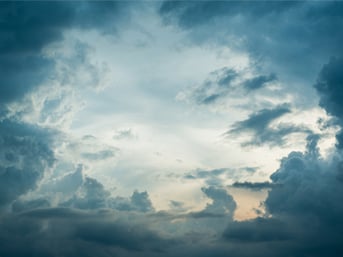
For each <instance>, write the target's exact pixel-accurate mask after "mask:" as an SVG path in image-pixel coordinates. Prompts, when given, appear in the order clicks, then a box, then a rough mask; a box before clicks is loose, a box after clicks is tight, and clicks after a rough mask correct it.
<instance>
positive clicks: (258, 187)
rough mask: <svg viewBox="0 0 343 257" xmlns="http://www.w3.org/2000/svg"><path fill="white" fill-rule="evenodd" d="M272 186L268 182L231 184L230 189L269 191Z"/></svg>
mask: <svg viewBox="0 0 343 257" xmlns="http://www.w3.org/2000/svg"><path fill="white" fill-rule="evenodd" d="M274 186H275V185H274V184H271V183H270V182H249V181H245V182H235V183H233V184H232V187H236V188H245V189H250V190H257V191H259V190H263V189H269V188H272V187H274Z"/></svg>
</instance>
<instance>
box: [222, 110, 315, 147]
mask: <svg viewBox="0 0 343 257" xmlns="http://www.w3.org/2000/svg"><path fill="white" fill-rule="evenodd" d="M287 113H291V110H290V109H289V107H287V106H285V105H280V106H277V107H275V108H274V109H262V110H260V111H258V112H256V113H253V114H251V115H250V116H249V118H248V119H246V120H243V121H239V122H237V123H235V124H233V126H232V129H230V130H229V131H228V132H226V135H227V136H230V135H239V134H242V133H246V132H250V133H252V134H253V136H252V139H251V140H250V141H247V142H244V143H243V144H242V145H243V146H247V145H262V144H270V145H272V146H275V145H279V146H280V145H283V144H284V143H285V138H286V136H287V135H289V134H292V133H299V132H300V133H311V131H310V130H309V129H307V128H305V127H301V126H295V125H292V124H285V123H280V124H278V125H277V127H276V128H272V127H271V124H272V123H273V122H274V121H276V120H277V119H278V118H280V117H282V116H283V115H285V114H287Z"/></svg>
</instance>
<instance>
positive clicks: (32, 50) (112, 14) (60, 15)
mask: <svg viewBox="0 0 343 257" xmlns="http://www.w3.org/2000/svg"><path fill="white" fill-rule="evenodd" d="M125 6H126V5H125V4H123V3H119V2H102V1H99V2H88V1H85V2H80V3H74V2H64V1H56V2H55V1H48V2H6V1H2V2H1V3H0V16H1V24H0V31H1V32H0V57H1V58H0V70H1V71H0V76H1V87H0V100H1V105H2V106H0V107H1V109H3V108H4V104H6V103H8V102H12V101H14V100H17V99H20V98H21V97H23V96H24V95H25V94H26V93H28V92H30V91H32V89H33V88H35V87H37V86H39V85H40V84H41V83H43V82H44V81H45V80H46V79H47V78H48V77H49V76H50V75H51V72H52V69H53V68H54V65H55V63H54V60H52V59H49V58H48V57H46V56H44V55H43V53H42V50H43V49H44V47H46V46H47V45H49V44H50V43H52V42H58V41H60V40H62V39H63V32H64V31H65V30H66V29H70V28H81V29H91V28H98V29H100V30H103V31H108V30H109V29H112V30H113V29H114V27H115V25H116V23H117V22H118V21H119V20H120V19H119V17H124V16H121V12H120V11H119V10H121V11H123V10H125V8H124V7H125ZM91 17H93V18H91ZM111 27H112V28H111Z"/></svg>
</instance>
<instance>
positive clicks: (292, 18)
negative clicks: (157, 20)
mask: <svg viewBox="0 0 343 257" xmlns="http://www.w3.org/2000/svg"><path fill="white" fill-rule="evenodd" d="M342 9H343V3H342V2H340V1H329V2H303V1H276V2H270V1H256V2H253V3H252V2H246V1H201V2H183V1H180V2H179V1H177V2H174V1H166V2H164V3H163V4H162V5H161V8H160V14H161V16H162V17H163V18H165V20H166V21H168V22H169V23H172V24H176V25H177V26H179V27H180V28H182V29H184V30H186V31H187V32H188V33H189V35H190V37H191V39H192V41H193V43H195V44H203V43H210V44H213V43H215V44H220V45H229V46H230V47H233V48H239V49H247V50H248V51H249V53H250V54H251V56H253V57H255V58H256V59H258V60H263V62H264V64H267V65H268V67H272V68H274V70H275V71H277V73H278V75H280V78H282V77H291V76H294V77H301V78H303V79H305V80H306V79H307V80H308V82H310V83H309V85H310V84H311V81H312V80H313V79H314V78H315V74H316V73H317V72H318V70H319V69H320V66H321V64H322V60H323V59H324V60H325V59H326V58H328V57H330V56H332V55H333V56H335V55H336V53H337V52H340V51H341V44H340V42H341V41H342V39H343V32H342V31H340V30H339V29H337V28H339V27H340V26H341V24H342V22H343V15H342V12H341V10H342ZM285 21H287V22H285ZM279 71H280V72H285V73H284V74H282V75H281V74H279ZM299 90H300V89H299ZM302 92H303V91H302Z"/></svg>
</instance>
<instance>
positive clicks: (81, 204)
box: [57, 171, 154, 212]
mask: <svg viewBox="0 0 343 257" xmlns="http://www.w3.org/2000/svg"><path fill="white" fill-rule="evenodd" d="M75 178H76V181H75ZM79 178H80V175H79V174H78V173H77V171H76V172H75V173H74V174H71V175H69V176H68V177H67V176H66V177H64V178H63V180H62V182H63V183H59V184H61V187H62V188H63V187H64V184H66V185H68V184H67V183H64V182H65V181H66V182H68V181H70V182H71V187H70V188H75V190H77V191H75V192H74V193H73V194H71V195H70V194H69V200H67V201H65V202H62V203H60V206H62V207H72V208H77V209H83V210H94V209H99V208H110V209H114V210H119V211H135V212H152V211H154V207H153V206H152V203H151V200H150V198H149V194H148V193H147V192H146V191H144V192H138V191H134V192H133V194H132V195H131V197H129V198H126V197H121V196H116V197H112V196H111V192H110V191H108V190H107V189H106V188H105V187H104V186H103V184H101V183H100V182H99V181H97V180H96V179H94V178H90V177H85V178H84V179H83V181H82V185H79V180H80V179H79ZM81 178H82V174H81ZM75 182H77V184H75ZM59 184H57V185H59ZM75 186H77V187H75Z"/></svg>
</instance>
